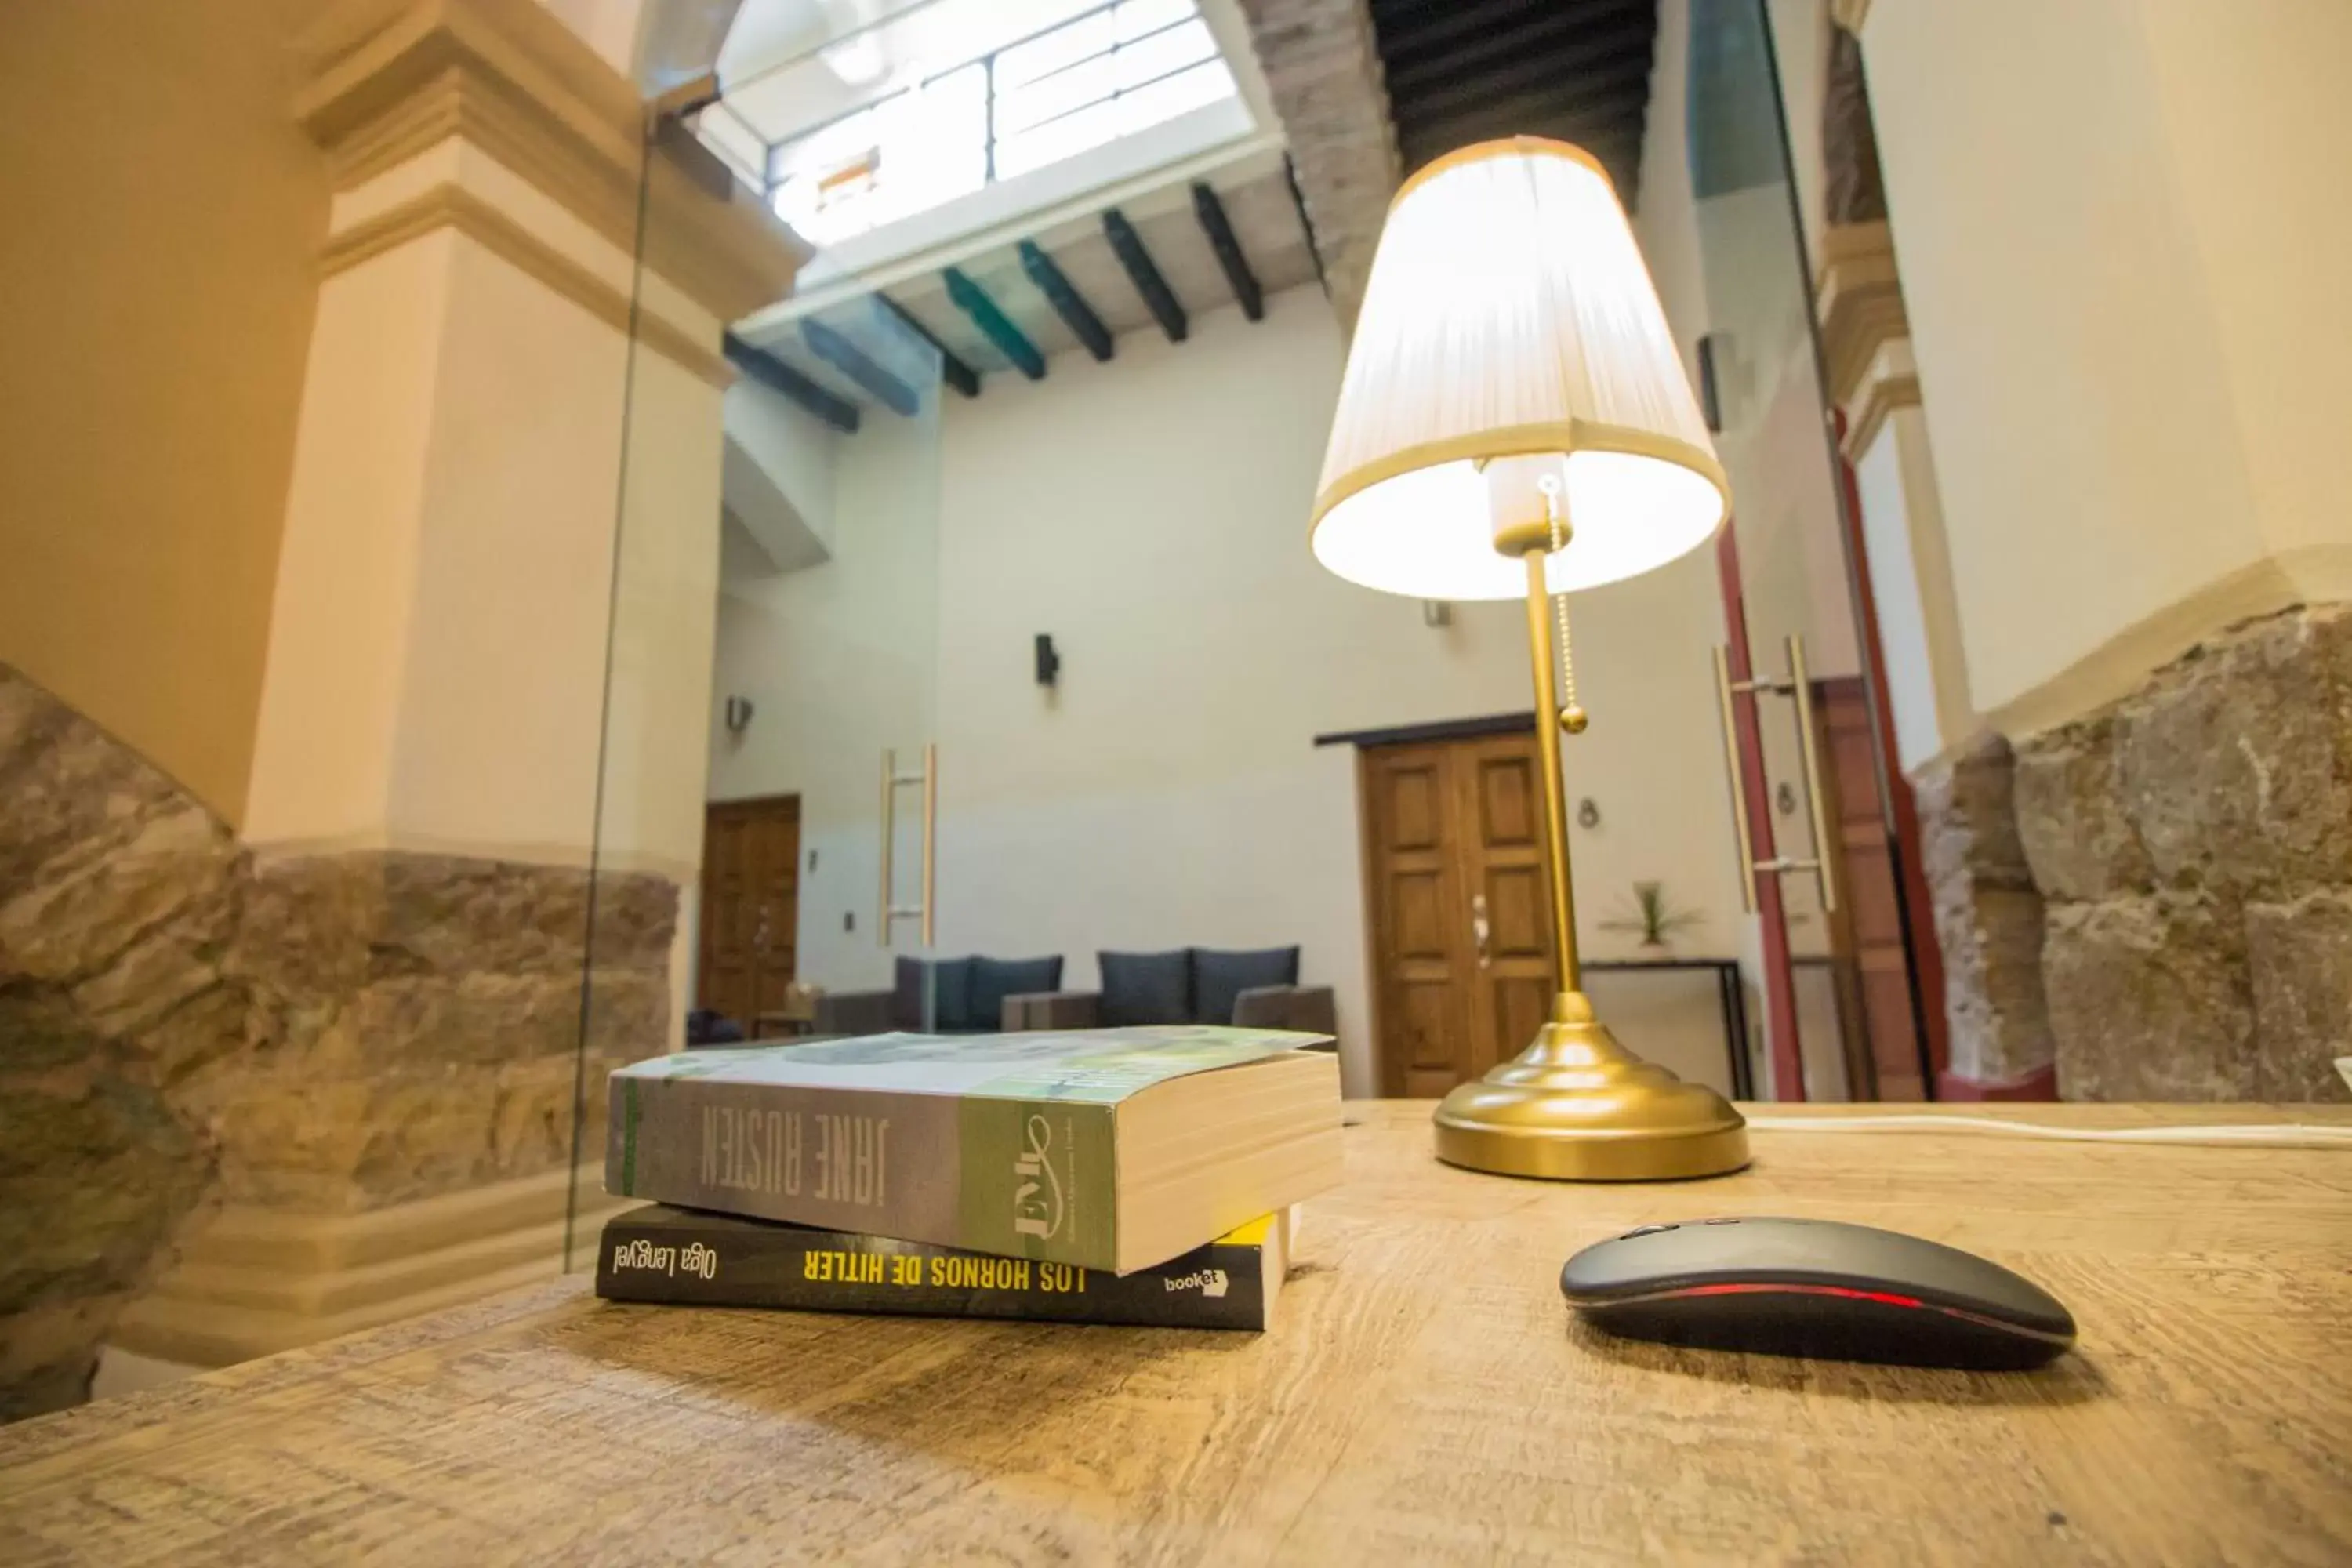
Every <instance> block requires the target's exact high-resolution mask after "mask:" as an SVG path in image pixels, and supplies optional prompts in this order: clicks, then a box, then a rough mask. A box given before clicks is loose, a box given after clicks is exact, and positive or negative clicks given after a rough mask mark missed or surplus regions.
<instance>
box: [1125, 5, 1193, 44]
mask: <svg viewBox="0 0 2352 1568" xmlns="http://www.w3.org/2000/svg"><path fill="white" fill-rule="evenodd" d="M1199 13H1200V7H1199V6H1197V5H1194V4H1193V3H1192V0H1123V4H1121V5H1120V6H1119V8H1118V11H1117V12H1115V13H1113V15H1114V16H1116V17H1117V18H1118V26H1117V31H1118V41H1119V42H1120V43H1122V44H1123V43H1125V42H1127V41H1128V40H1129V38H1139V37H1143V36H1144V35H1145V34H1146V33H1156V32H1158V31H1159V30H1160V28H1162V27H1165V26H1169V25H1170V24H1171V23H1175V22H1181V21H1182V20H1183V19H1184V18H1185V17H1187V16H1197V15H1199Z"/></svg>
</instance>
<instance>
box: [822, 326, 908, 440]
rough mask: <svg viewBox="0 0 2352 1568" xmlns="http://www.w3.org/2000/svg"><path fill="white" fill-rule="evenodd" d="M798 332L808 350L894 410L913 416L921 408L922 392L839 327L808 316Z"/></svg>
mask: <svg viewBox="0 0 2352 1568" xmlns="http://www.w3.org/2000/svg"><path fill="white" fill-rule="evenodd" d="M801 336H802V337H803V339H805V340H806V341H807V342H808V346H809V352H810V353H813V354H814V355H816V357H817V358H819V359H821V360H823V361H824V363H827V364H829V365H831V366H833V368H834V369H835V370H837V371H839V372H841V374H844V375H845V376H847V377H848V378H849V379H850V380H852V381H854V382H856V384H858V385H859V386H861V387H864V388H865V389H866V391H867V392H870V393H872V394H873V395H875V396H876V397H877V398H878V399H879V400H880V401H881V403H882V405H883V406H884V407H886V408H887V409H889V410H890V411H891V412H892V413H893V414H897V415H899V416H903V417H905V418H908V419H912V418H913V417H914V416H916V415H917V414H919V413H920V412H921V411H922V407H923V395H922V394H921V393H920V392H919V391H917V390H916V389H915V388H913V387H911V386H908V384H906V383H905V382H903V381H900V380H899V379H898V377H897V376H895V375H893V374H890V372H889V371H887V370H886V369H885V368H883V366H882V365H881V364H880V363H878V362H877V361H876V360H875V358H874V356H873V355H871V354H869V353H866V351H865V350H864V349H863V348H861V347H859V346H858V344H857V343H856V342H855V341H854V340H853V339H851V337H850V336H849V334H848V333H846V332H845V331H842V330H841V329H840V328H838V327H835V326H832V325H830V324H828V323H826V322H824V321H818V320H817V319H816V318H815V317H814V316H810V317H808V318H806V319H804V320H803V321H802V322H801Z"/></svg>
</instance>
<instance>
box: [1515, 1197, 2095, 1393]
mask: <svg viewBox="0 0 2352 1568" xmlns="http://www.w3.org/2000/svg"><path fill="white" fill-rule="evenodd" d="M1559 1288H1560V1290H1561V1292H1562V1293H1563V1294H1565V1295H1566V1296H1567V1297H1568V1300H1569V1304H1570V1305H1571V1306H1573V1307H1574V1308H1575V1309H1576V1310H1578V1311H1579V1312H1580V1313H1581V1314H1583V1316H1584V1318H1585V1320H1586V1321H1588V1322H1590V1323H1591V1324H1592V1325H1593V1326H1594V1327H1595V1328H1598V1329H1601V1330H1603V1331H1606V1332H1609V1333H1612V1334H1620V1335H1623V1336H1624V1337H1626V1338H1629V1339H1640V1340H1658V1341H1663V1342H1665V1343H1667V1344H1676V1345H1695V1346H1699V1347H1703V1348H1706V1349H1710V1350H1732V1351H1755V1352H1761V1353H1763V1354H1766V1355H1795V1356H1819V1357H1823V1358H1826V1359H1830V1360H1834V1361H1864V1362H1884V1363H1895V1364H1897V1365H1904V1366H1953V1367H1976V1368H1987V1369H1998V1370H2015V1369H2018V1368H2022V1367H2031V1366H2039V1365H2041V1364H2042V1363H2044V1362H2046V1361H2049V1360H2050V1359H2051V1358H2052V1357H2053V1356H2056V1355H2058V1354H2060V1353H2062V1352H2064V1351H2065V1350H2066V1348H2067V1347H2068V1346H2070V1345H2072V1344H2073V1343H2074V1317H2073V1315H2072V1314H2070V1313H2069V1312H2068V1311H2067V1310H2066V1309H2065V1308H2064V1307H2063V1306H2061V1305H2059V1304H2058V1301H2057V1299H2056V1298H2055V1297H2053V1296H2052V1295H2051V1294H2050V1293H2049V1292H2048V1291H2047V1290H2044V1289H2042V1287H2040V1286H2039V1285H2036V1284H2034V1283H2033V1282H2032V1280H2030V1279H2023V1278H2021V1276H2019V1275H2016V1274H2012V1273H2011V1272H2010V1271H2009V1270H2008V1269H2006V1268H2002V1267H2001V1266H2000V1264H1998V1263H1991V1262H1988V1261H1987V1260H1985V1259H1984V1258H1978V1257H1976V1256H1974V1255H1973V1254H1971V1253H1966V1252H1962V1251H1960V1250H1959V1249H1958V1247H1945V1246H1943V1245H1941V1244H1939V1243H1937V1242H1933V1241H1925V1240H1922V1239H1921V1238H1919V1237H1916V1236H1904V1235H1902V1234H1900V1233H1898V1232H1895V1231H1891V1230H1874V1229H1873V1228H1871V1227H1870V1226H1864V1225H1842V1224H1839V1223H1838V1222H1836V1221H1834V1220H1819V1219H1765V1218H1755V1219H1697V1220H1684V1221H1682V1222H1680V1223H1679V1224H1675V1225H1645V1226H1640V1227H1638V1228H1636V1229H1633V1230H1629V1231H1627V1232H1626V1233H1625V1234H1624V1235H1622V1236H1621V1237H1615V1238H1613V1239H1612V1240H1609V1241H1603V1242H1597V1243H1595V1244H1594V1245H1592V1246H1591V1247H1586V1248H1585V1249H1584V1250H1583V1251H1581V1252H1580V1253H1578V1254H1577V1255H1576V1256H1575V1257H1573V1258H1570V1259H1569V1260H1568V1264H1567V1267H1565V1268H1562V1269H1561V1270H1560V1271H1559Z"/></svg>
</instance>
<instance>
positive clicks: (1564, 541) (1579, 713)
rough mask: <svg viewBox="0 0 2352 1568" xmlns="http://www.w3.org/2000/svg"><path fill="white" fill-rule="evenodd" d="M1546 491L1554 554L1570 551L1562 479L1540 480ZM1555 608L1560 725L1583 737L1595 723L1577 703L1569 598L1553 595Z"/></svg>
mask: <svg viewBox="0 0 2352 1568" xmlns="http://www.w3.org/2000/svg"><path fill="white" fill-rule="evenodd" d="M1537 486H1538V489H1541V490H1542V491H1543V497H1544V512H1545V515H1546V516H1547V517H1549V519H1550V521H1551V548H1552V553H1554V554H1558V553H1559V552H1561V551H1562V550H1565V549H1567V548H1568V528H1567V524H1566V522H1565V521H1563V520H1562V519H1561V517H1560V515H1559V480H1558V479H1555V478H1553V477H1552V476H1551V475H1549V474H1547V475H1545V476H1544V477H1543V478H1542V479H1538V481H1537ZM1551 602H1552V608H1553V610H1554V611H1555V612H1556V613H1557V614H1558V615H1559V699H1560V707H1559V724H1560V728H1562V729H1564V730H1566V731H1568V732H1569V733H1570V734H1571V735H1580V734H1582V733H1583V732H1584V727H1585V726H1586V725H1587V724H1589V723H1591V717H1590V716H1589V715H1588V714H1587V713H1586V712H1585V711H1584V704H1582V703H1581V702H1579V701H1578V700H1576V650H1575V647H1574V645H1573V644H1571V643H1570V641H1569V636H1568V595H1566V594H1554V595H1552V596H1551Z"/></svg>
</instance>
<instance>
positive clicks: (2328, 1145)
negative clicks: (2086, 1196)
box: [1748, 1115, 2352, 1149]
mask: <svg viewBox="0 0 2352 1568" xmlns="http://www.w3.org/2000/svg"><path fill="white" fill-rule="evenodd" d="M1748 1126H1750V1127H1752V1128H1754V1129H1755V1130H1756V1131H1759V1132H1913V1131H1925V1132H1983V1133H1990V1134H1994V1135H1996V1136H2002V1137H2010V1138H2044V1139H2049V1140H2051V1141H2053V1142H2061V1143H2189V1144H2201V1145H2205V1146H2207V1147H2214V1148H2222V1147H2228V1146H2230V1145H2232V1144H2239V1145H2253V1146H2258V1147H2263V1148H2272V1149H2352V1126H2344V1127H2327V1126H2316V1125H2314V1124H2312V1123H2310V1122H2305V1121H2290V1122H2270V1123H2252V1124H2247V1125H2242V1126H2227V1125H2224V1126H2212V1127H2052V1126H2047V1125H2045V1124H2043V1123H2042V1122H2038V1121H2006V1120H2004V1119H2002V1118H2000V1117H1998V1116H1906V1115H1888V1116H1835V1117H1832V1116H1823V1117H1818V1118H1816V1117H1811V1116H1751V1117H1749V1118H1748Z"/></svg>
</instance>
